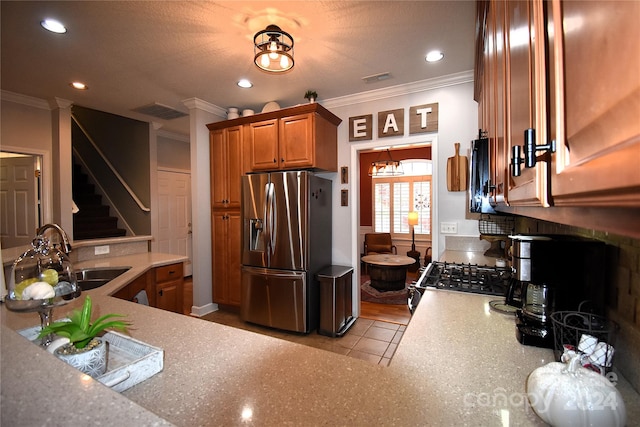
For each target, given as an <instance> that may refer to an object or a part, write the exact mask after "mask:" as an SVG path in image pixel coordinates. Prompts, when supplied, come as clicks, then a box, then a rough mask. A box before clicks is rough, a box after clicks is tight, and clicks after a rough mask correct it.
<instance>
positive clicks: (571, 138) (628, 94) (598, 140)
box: [546, 0, 640, 207]
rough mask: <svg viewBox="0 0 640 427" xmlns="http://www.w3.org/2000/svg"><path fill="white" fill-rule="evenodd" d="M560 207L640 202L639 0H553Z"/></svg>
mask: <svg viewBox="0 0 640 427" xmlns="http://www.w3.org/2000/svg"><path fill="white" fill-rule="evenodd" d="M546 13H547V18H548V22H549V26H550V28H552V31H550V32H549V50H550V54H549V57H550V61H551V67H550V72H551V73H552V74H551V78H550V83H551V89H552V93H554V94H555V97H554V98H553V99H552V102H551V105H550V111H551V121H550V131H551V136H550V138H552V139H555V140H556V144H557V152H556V153H555V154H554V155H553V161H554V163H553V168H552V177H551V180H552V185H551V191H552V196H553V204H554V205H555V206H607V207H609V206H624V207H638V206H640V168H639V167H638V164H640V49H639V48H638V40H640V25H638V18H639V17H640V2H637V1H620V2H609V1H607V2H605V1H594V2H573V1H562V2H561V1H558V0H553V1H552V2H549V3H548V8H547V11H546Z"/></svg>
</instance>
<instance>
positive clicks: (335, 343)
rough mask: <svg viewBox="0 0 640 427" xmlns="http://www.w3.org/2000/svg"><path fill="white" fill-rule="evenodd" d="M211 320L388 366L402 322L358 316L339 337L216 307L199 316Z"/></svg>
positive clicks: (402, 330) (401, 332)
mask: <svg viewBox="0 0 640 427" xmlns="http://www.w3.org/2000/svg"><path fill="white" fill-rule="evenodd" d="M202 319H204V320H208V321H210V322H216V323H221V324H224V325H228V326H232V327H235V328H240V329H246V330H249V331H253V332H257V333H261V334H265V335H269V336H273V337H276V338H280V339H284V340H287V341H291V342H296V343H298V344H303V345H308V346H310V347H315V348H319V349H322V350H327V351H332V352H334V353H339V354H343V355H345V356H349V357H355V358H357V359H362V360H366V361H369V362H371V363H375V364H379V365H384V366H387V365H388V364H389V362H390V361H391V358H392V357H393V353H394V352H395V351H396V348H397V347H398V343H399V342H400V339H401V338H402V334H403V333H404V330H405V329H406V326H405V325H399V324H396V323H390V322H382V321H378V320H371V319H363V318H358V319H357V320H356V322H355V323H354V324H353V326H351V328H350V329H349V330H348V331H347V333H345V334H344V335H343V336H342V337H336V338H332V337H328V336H325V335H320V334H318V333H317V332H316V331H314V332H311V333H309V334H297V333H293V332H286V331H280V330H276V329H271V328H266V327H263V326H259V325H254V324H251V323H247V322H244V321H243V320H241V319H240V316H239V315H238V314H237V313H233V312H230V311H223V310H218V311H216V312H213V313H210V314H207V315H205V316H203V317H202Z"/></svg>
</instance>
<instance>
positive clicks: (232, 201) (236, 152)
mask: <svg viewBox="0 0 640 427" xmlns="http://www.w3.org/2000/svg"><path fill="white" fill-rule="evenodd" d="M210 157H211V159H210V164H211V199H212V200H211V203H212V205H213V207H214V209H216V208H218V209H220V208H233V207H240V177H241V176H242V126H234V127H231V128H228V129H219V130H215V131H211V134H210Z"/></svg>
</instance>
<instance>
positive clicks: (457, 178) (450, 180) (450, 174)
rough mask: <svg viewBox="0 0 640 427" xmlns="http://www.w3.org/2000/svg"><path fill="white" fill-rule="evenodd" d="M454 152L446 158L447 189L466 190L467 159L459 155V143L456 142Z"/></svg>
mask: <svg viewBox="0 0 640 427" xmlns="http://www.w3.org/2000/svg"><path fill="white" fill-rule="evenodd" d="M454 145H455V147H456V154H455V156H453V157H449V158H448V159H447V190H449V191H466V190H467V181H468V174H469V159H467V156H461V155H460V143H459V142H456V143H455V144H454Z"/></svg>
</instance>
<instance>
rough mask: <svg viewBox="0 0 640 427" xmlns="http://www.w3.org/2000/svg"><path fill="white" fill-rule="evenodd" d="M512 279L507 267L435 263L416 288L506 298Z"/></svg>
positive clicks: (421, 277) (424, 273)
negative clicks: (430, 288)
mask: <svg viewBox="0 0 640 427" xmlns="http://www.w3.org/2000/svg"><path fill="white" fill-rule="evenodd" d="M510 279H511V273H510V270H509V269H508V268H506V267H492V266H479V265H476V264H455V263H446V262H438V261H435V262H432V263H431V264H429V266H427V268H426V271H424V272H423V274H422V275H421V276H420V279H419V281H418V282H417V283H416V287H417V288H426V287H433V288H436V289H445V290H450V291H459V292H471V293H477V294H485V295H497V296H504V295H505V294H506V292H507V288H508V286H509V280H510Z"/></svg>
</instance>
